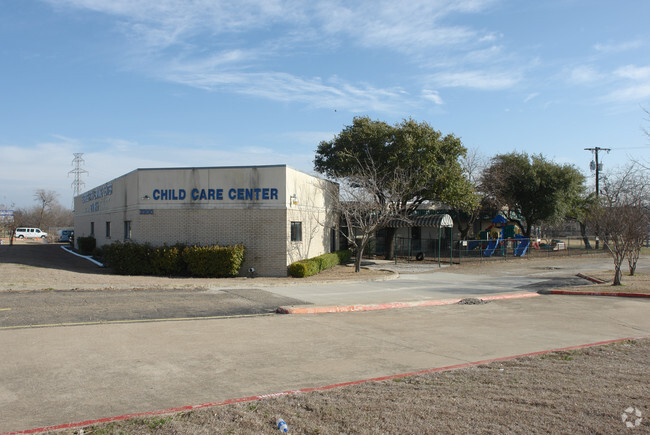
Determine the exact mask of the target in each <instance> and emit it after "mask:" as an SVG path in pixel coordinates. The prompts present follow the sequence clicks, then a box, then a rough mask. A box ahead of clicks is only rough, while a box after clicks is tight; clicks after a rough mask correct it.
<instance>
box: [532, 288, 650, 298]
mask: <svg viewBox="0 0 650 435" xmlns="http://www.w3.org/2000/svg"><path fill="white" fill-rule="evenodd" d="M541 294H548V295H570V296H618V297H623V298H650V294H648V293H622V292H621V293H619V292H581V291H573V290H544V291H542V292H541Z"/></svg>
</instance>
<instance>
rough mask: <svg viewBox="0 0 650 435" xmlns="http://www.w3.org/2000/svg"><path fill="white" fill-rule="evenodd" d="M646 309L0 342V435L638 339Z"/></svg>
mask: <svg viewBox="0 0 650 435" xmlns="http://www.w3.org/2000/svg"><path fill="white" fill-rule="evenodd" d="M649 312H650V301H647V300H640V299H625V298H598V297H579V296H566V297H565V296H540V297H536V298H532V299H516V300H507V301H497V302H491V303H488V304H485V305H470V306H467V305H449V306H442V307H429V308H413V309H403V310H385V311H373V312H362V313H346V314H324V315H301V316H282V315H277V316H273V317H255V318H248V319H241V318H239V319H228V320H203V321H176V322H160V323H146V324H139V323H138V324H116V325H94V326H78V327H58V328H33V329H21V330H4V331H0V348H1V349H2V352H3V358H2V359H0V379H2V383H1V384H0V409H1V410H2V418H1V419H0V432H5V431H17V430H25V429H30V428H36V427H44V426H50V425H59V424H65V423H71V422H81V421H87V420H90V419H100V418H106V417H111V416H118V415H124V414H130V413H137V412H146V411H153V410H161V409H168V408H172V407H180V406H185V405H195V404H201V403H207V402H215V401H221V400H226V399H231V398H236V397H245V396H251V395H259V394H271V393H276V392H281V391H286V390H293V389H299V388H306V387H314V386H323V385H331V384H335V383H341V382H347V381H355V380H360V379H368V378H374V377H380V376H388V375H394V374H399V373H406V372H413V371H417V370H423V369H429V368H434V367H442V366H449V365H455V364H459V363H464V362H470V361H479V360H485V359H489V358H497V357H503V356H508V355H517V354H523V353H528V352H536V351H542V350H548V349H553V348H558V347H565V346H573V345H580V344H586V343H593V342H599V341H604V340H610V339H617V338H625V337H638V336H647V335H650V316H648V313H649Z"/></svg>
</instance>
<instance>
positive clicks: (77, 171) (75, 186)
mask: <svg viewBox="0 0 650 435" xmlns="http://www.w3.org/2000/svg"><path fill="white" fill-rule="evenodd" d="M73 154H74V159H73V160H72V165H73V166H74V169H73V170H71V171H70V172H68V175H70V174H74V181H73V182H72V190H73V194H72V209H73V210H74V198H75V197H76V196H78V195H79V193H81V190H82V189H83V188H84V187H85V186H86V183H84V182H83V181H82V180H81V175H82V174H88V171H86V170H85V169H82V168H81V164H82V163H84V159H83V158H82V157H81V156H83V155H84V153H73Z"/></svg>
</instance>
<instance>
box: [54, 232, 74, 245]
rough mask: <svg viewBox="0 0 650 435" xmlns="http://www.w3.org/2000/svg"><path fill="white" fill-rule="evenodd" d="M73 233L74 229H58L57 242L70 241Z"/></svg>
mask: <svg viewBox="0 0 650 435" xmlns="http://www.w3.org/2000/svg"><path fill="white" fill-rule="evenodd" d="M73 234H74V230H59V240H58V241H59V242H64V243H66V242H67V243H70V242H71V241H72V238H73V237H74V236H73Z"/></svg>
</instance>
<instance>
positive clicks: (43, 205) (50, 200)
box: [34, 189, 59, 228]
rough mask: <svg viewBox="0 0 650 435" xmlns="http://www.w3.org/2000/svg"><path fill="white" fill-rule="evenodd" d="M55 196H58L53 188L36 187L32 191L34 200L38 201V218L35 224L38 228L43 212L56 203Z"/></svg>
mask: <svg viewBox="0 0 650 435" xmlns="http://www.w3.org/2000/svg"><path fill="white" fill-rule="evenodd" d="M57 196H59V194H58V193H56V192H55V191H53V190H45V189H38V190H36V192H34V200H35V201H36V202H38V203H39V218H38V225H37V226H38V227H39V228H40V227H41V226H42V225H43V217H44V216H45V212H46V211H49V210H50V209H51V208H52V205H54V204H55V203H56V198H57Z"/></svg>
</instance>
